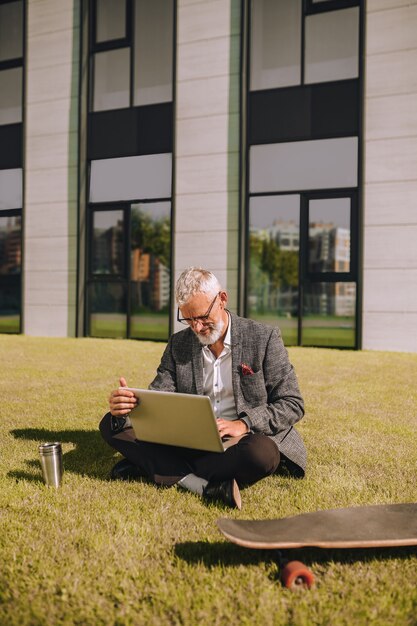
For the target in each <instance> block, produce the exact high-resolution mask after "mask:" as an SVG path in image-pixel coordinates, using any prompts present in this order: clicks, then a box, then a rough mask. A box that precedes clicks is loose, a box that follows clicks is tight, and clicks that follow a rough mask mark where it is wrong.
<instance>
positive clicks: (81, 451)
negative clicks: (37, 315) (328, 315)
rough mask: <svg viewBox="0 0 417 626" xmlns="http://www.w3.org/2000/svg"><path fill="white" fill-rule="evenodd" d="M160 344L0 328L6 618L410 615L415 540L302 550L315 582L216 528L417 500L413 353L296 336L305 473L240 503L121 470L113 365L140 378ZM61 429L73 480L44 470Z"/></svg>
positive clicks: (1, 589)
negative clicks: (57, 479)
mask: <svg viewBox="0 0 417 626" xmlns="http://www.w3.org/2000/svg"><path fill="white" fill-rule="evenodd" d="M163 347H164V346H163V344H160V343H151V342H134V341H120V340H110V339H41V338H27V337H23V336H6V335H3V336H0V354H1V358H2V364H3V376H2V377H1V380H0V384H1V398H2V402H1V420H0V429H1V433H0V525H1V532H0V563H1V566H0V624H1V626H3V625H4V626H6V625H7V626H26V625H28V626H29V625H30V626H38V625H45V624H46V625H53V626H58V625H70V624H77V625H80V626H81V625H82V626H90V625H91V626H100V625H103V626H104V625H106V626H107V625H114V626H115V625H119V626H122V625H123V626H124V625H134V626H138V625H139V626H140V625H142V624H143V625H146V626H147V625H155V626H156V625H158V626H160V625H165V624H184V625H194V624H199V625H201V626H203V625H210V626H211V625H223V624H232V625H234V624H239V625H240V624H243V625H251V626H252V625H254V624H255V625H257V624H259V625H262V626H264V625H277V626H280V625H286V624H292V625H300V626H301V625H306V626H307V625H308V626H309V625H311V624H313V625H314V624H328V625H332V626H333V625H337V626H339V625H344V624H346V625H349V626H351V625H352V624H353V625H355V626H356V625H361V624H364V625H365V624H367V625H369V624H374V625H377V626H381V625H382V626H384V625H388V624H389V625H394V626H396V625H409V626H411V625H415V624H417V618H416V615H417V594H416V587H415V573H416V569H417V567H416V566H417V558H416V551H415V549H412V548H411V549H410V548H401V549H399V548H397V549H385V550H374V549H372V550H345V551H342V550H338V551H337V550H328V551H327V550H326V551H320V550H304V551H303V552H302V553H301V555H300V554H296V555H295V556H301V557H302V559H303V560H304V561H305V562H306V563H307V564H308V565H309V566H310V567H311V568H312V570H313V571H314V573H315V575H316V581H317V582H316V587H315V589H313V590H312V591H310V592H306V593H297V594H291V593H290V592H288V591H287V590H285V589H283V588H282V587H281V586H280V584H279V582H278V581H277V574H278V572H277V566H276V563H275V562H274V559H273V555H272V554H271V553H269V552H257V551H250V550H245V549H240V548H238V547H237V546H234V545H231V544H229V543H227V542H226V541H225V540H223V538H222V536H221V535H220V534H219V532H218V530H217V527H216V519H217V518H218V517H221V516H230V517H237V518H242V519H255V518H273V517H281V516H285V515H292V514H296V513H300V512H306V511H314V510H316V509H320V508H332V507H342V506H350V505H361V504H371V503H372V504H374V503H391V502H393V503H394V502H410V501H415V500H416V461H417V435H416V426H417V394H416V384H415V381H416V380H417V355H415V354H414V355H413V354H401V353H376V352H374V353H373V352H346V351H337V350H331V351H330V350H324V349H315V348H292V349H290V357H291V360H292V362H293V363H294V365H295V368H296V371H297V373H298V377H299V381H300V385H301V388H302V391H303V393H304V396H305V400H306V409H307V414H306V418H305V419H304V420H303V422H302V424H301V425H300V431H301V432H302V434H303V437H304V439H305V441H306V444H307V447H308V450H309V470H308V474H307V477H306V478H305V479H304V480H303V481H297V480H295V479H290V478H284V477H279V476H274V477H270V478H268V479H266V480H264V481H261V482H260V483H258V484H257V485H255V486H253V487H250V488H248V489H246V490H244V491H243V493H242V496H243V504H244V508H243V510H242V511H241V512H238V511H229V510H225V509H222V508H221V507H220V506H217V505H210V506H206V505H204V504H203V503H202V502H201V501H200V500H199V499H198V498H197V497H196V496H194V495H192V494H189V493H184V492H182V491H181V492H180V491H179V490H177V489H176V488H172V489H160V488H156V487H154V486H153V485H150V484H146V483H141V482H137V483H135V482H132V483H128V484H123V483H112V482H110V481H109V480H108V474H109V471H110V468H111V467H112V465H113V464H114V463H115V461H116V460H117V459H118V458H119V457H118V456H117V455H116V454H113V451H112V450H111V449H110V448H109V447H107V446H106V444H104V442H102V441H101V439H100V436H99V434H98V432H97V423H98V421H99V418H100V416H101V415H102V414H103V413H104V412H105V411H106V408H107V407H106V404H107V402H106V399H107V396H108V393H109V391H110V390H111V389H112V388H113V387H114V386H115V385H116V384H117V379H118V376H120V375H121V374H123V375H125V376H126V378H127V380H128V382H129V383H131V384H134V385H137V386H144V385H147V384H148V383H149V381H150V380H151V378H152V377H153V373H154V370H155V368H156V366H157V364H158V362H159V358H160V355H161V353H162V350H163ZM47 440H59V441H61V442H62V443H63V450H64V467H65V473H64V481H63V485H62V488H61V489H59V490H53V489H48V488H46V487H45V486H44V485H43V484H42V480H41V473H40V465H39V460H38V445H39V443H40V442H42V441H47Z"/></svg>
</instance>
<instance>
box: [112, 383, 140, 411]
mask: <svg viewBox="0 0 417 626" xmlns="http://www.w3.org/2000/svg"><path fill="white" fill-rule="evenodd" d="M119 382H120V387H119V388H118V389H115V390H114V391H112V392H111V394H110V397H109V406H110V413H111V414H112V415H116V416H117V415H127V414H128V413H130V411H131V410H132V409H134V408H135V406H137V404H138V399H137V397H136V396H135V394H134V393H133V391H128V390H127V389H126V390H125V389H123V387H127V382H126V380H125V379H124V378H121V379H120V381H119Z"/></svg>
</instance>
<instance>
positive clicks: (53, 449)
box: [39, 441, 61, 456]
mask: <svg viewBox="0 0 417 626" xmlns="http://www.w3.org/2000/svg"><path fill="white" fill-rule="evenodd" d="M39 452H40V454H42V455H43V456H46V455H49V454H57V453H58V454H59V453H60V452H61V444H60V442H59V441H55V442H47V443H42V444H41V445H40V446H39Z"/></svg>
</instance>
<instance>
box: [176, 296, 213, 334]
mask: <svg viewBox="0 0 417 626" xmlns="http://www.w3.org/2000/svg"><path fill="white" fill-rule="evenodd" d="M220 294H221V291H219V293H216V295H215V296H214V300H213V302H212V303H211V304H210V306H209V308H208V311H207V313H206V314H205V315H198V316H197V317H180V310H179V309H178V310H177V322H180V324H185V325H186V326H187V325H190V326H191V324H195V323H196V322H201V323H202V324H205V323H207V320H208V318H209V317H210V313H211V309H212V308H213V307H214V303H215V302H216V298H217V296H219V295H220Z"/></svg>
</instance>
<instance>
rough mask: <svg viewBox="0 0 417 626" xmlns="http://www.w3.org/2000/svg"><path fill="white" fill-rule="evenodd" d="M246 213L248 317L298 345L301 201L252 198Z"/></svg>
mask: <svg viewBox="0 0 417 626" xmlns="http://www.w3.org/2000/svg"><path fill="white" fill-rule="evenodd" d="M249 212H250V213H249V222H250V224H249V228H250V235H249V290H248V301H247V310H248V316H249V317H251V318H252V319H257V320H259V321H262V322H265V323H267V324H270V325H273V326H279V327H280V329H281V332H282V335H283V338H284V341H285V343H286V344H287V345H291V344H297V325H298V321H297V319H298V254H299V230H300V224H299V219H300V218H299V214H300V197H299V196H298V195H288V196H267V197H255V198H251V199H250V206H249Z"/></svg>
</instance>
